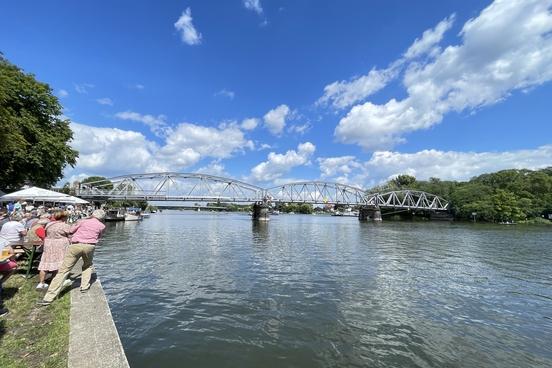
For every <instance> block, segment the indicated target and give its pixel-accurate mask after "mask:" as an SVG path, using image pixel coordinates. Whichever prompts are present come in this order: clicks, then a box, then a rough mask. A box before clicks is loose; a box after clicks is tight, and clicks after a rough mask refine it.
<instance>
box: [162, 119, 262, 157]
mask: <svg viewBox="0 0 552 368" xmlns="http://www.w3.org/2000/svg"><path fill="white" fill-rule="evenodd" d="M253 148H254V144H253V142H252V141H250V140H246V139H245V137H244V135H243V132H242V131H241V130H240V129H239V128H237V127H236V126H233V125H230V126H227V127H225V128H224V129H220V128H213V127H206V126H201V125H196V124H190V123H181V124H179V125H178V126H177V127H175V128H174V129H173V130H172V131H171V134H170V135H168V136H167V140H166V144H165V146H164V147H163V148H161V150H160V151H159V155H160V156H161V157H162V158H163V159H165V160H171V159H176V160H178V158H179V157H180V156H181V155H184V156H186V157H195V158H197V160H199V158H200V157H213V158H218V159H222V158H229V157H231V156H232V155H233V154H234V153H236V152H244V151H245V150H246V149H249V150H252V149H253Z"/></svg>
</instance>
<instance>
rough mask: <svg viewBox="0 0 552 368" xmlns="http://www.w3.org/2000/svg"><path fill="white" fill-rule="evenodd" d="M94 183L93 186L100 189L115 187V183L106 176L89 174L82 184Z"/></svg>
mask: <svg viewBox="0 0 552 368" xmlns="http://www.w3.org/2000/svg"><path fill="white" fill-rule="evenodd" d="M88 183H92V185H91V186H92V187H94V188H99V189H107V190H111V189H113V183H112V182H110V181H109V180H107V178H106V177H104V176H89V177H87V178H85V179H83V180H82V181H81V184H88Z"/></svg>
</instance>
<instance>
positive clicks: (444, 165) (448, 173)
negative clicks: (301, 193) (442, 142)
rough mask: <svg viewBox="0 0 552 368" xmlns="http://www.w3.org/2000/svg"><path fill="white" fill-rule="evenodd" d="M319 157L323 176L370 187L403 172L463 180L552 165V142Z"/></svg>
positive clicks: (417, 176)
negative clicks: (515, 146)
mask: <svg viewBox="0 0 552 368" xmlns="http://www.w3.org/2000/svg"><path fill="white" fill-rule="evenodd" d="M317 161H318V163H319V166H320V177H321V178H323V179H325V180H331V181H337V182H341V183H344V184H352V183H355V186H358V187H363V188H369V187H372V186H374V185H377V184H381V183H382V182H385V181H387V180H389V179H390V178H393V177H395V176H397V175H400V174H409V175H414V176H415V177H416V178H417V179H419V180H427V179H429V178H431V177H437V178H440V179H443V180H459V181H464V180H469V179H470V178H472V177H474V176H477V175H481V174H484V173H488V172H495V171H499V170H505V169H531V170H537V169H542V168H545V167H549V166H552V145H544V146H541V147H537V148H535V149H524V150H513V151H503V152H459V151H440V150H435V149H429V150H423V151H418V152H413V153H401V152H393V151H376V152H374V153H373V154H372V156H371V157H370V159H369V160H368V161H365V162H361V161H360V160H358V159H357V158H356V157H354V156H339V157H327V158H319V159H318V160H317Z"/></svg>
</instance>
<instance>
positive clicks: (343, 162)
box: [317, 156, 362, 178]
mask: <svg viewBox="0 0 552 368" xmlns="http://www.w3.org/2000/svg"><path fill="white" fill-rule="evenodd" d="M317 161H318V163H319V165H320V172H321V175H322V177H323V178H327V177H332V176H336V175H348V174H350V173H351V172H352V171H353V170H354V169H358V168H360V167H361V166H362V165H361V164H360V163H359V162H358V161H357V160H356V158H355V156H340V157H321V158H318V160H317Z"/></svg>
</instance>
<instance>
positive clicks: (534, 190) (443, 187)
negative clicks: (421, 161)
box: [371, 167, 552, 222]
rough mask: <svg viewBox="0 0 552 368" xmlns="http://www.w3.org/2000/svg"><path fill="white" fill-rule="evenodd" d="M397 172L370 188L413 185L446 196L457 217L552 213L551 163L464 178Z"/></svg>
mask: <svg viewBox="0 0 552 368" xmlns="http://www.w3.org/2000/svg"><path fill="white" fill-rule="evenodd" d="M405 177H410V176H409V175H399V176H398V177H397V178H395V179H393V180H390V181H389V182H387V183H386V184H384V185H381V186H379V187H377V188H375V189H373V190H371V192H373V191H379V192H382V191H388V190H400V189H415V190H422V191H424V192H428V193H432V194H436V195H438V196H441V197H443V198H445V199H447V200H448V201H449V203H450V209H451V212H452V213H453V214H454V215H455V217H456V218H459V219H466V220H467V219H471V218H472V214H473V213H476V214H477V215H476V217H477V219H479V220H483V221H491V222H502V221H519V220H524V219H526V218H537V217H542V216H545V217H547V216H548V214H551V213H552V167H549V168H546V169H542V170H536V171H532V170H502V171H498V172H495V173H490V174H483V175H480V176H477V177H475V178H472V179H471V180H469V181H467V182H456V181H443V180H440V179H438V178H430V179H429V180H421V181H418V180H416V179H415V178H413V177H410V178H413V179H414V180H411V179H410V178H406V179H405Z"/></svg>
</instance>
